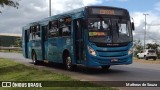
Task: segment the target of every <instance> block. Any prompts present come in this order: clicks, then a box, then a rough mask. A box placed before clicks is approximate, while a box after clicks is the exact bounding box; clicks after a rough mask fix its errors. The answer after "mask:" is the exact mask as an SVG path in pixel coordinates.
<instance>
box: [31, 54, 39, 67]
mask: <svg viewBox="0 0 160 90" xmlns="http://www.w3.org/2000/svg"><path fill="white" fill-rule="evenodd" d="M32 62H33V64H34V65H37V64H38V61H37V56H36V53H35V52H33V53H32Z"/></svg>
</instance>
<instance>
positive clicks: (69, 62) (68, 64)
mask: <svg viewBox="0 0 160 90" xmlns="http://www.w3.org/2000/svg"><path fill="white" fill-rule="evenodd" d="M66 64H67V69H70V68H71V57H67V59H66Z"/></svg>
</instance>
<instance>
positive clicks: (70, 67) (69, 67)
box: [65, 56, 76, 71]
mask: <svg viewBox="0 0 160 90" xmlns="http://www.w3.org/2000/svg"><path fill="white" fill-rule="evenodd" d="M65 68H66V69H67V70H70V71H72V70H74V69H75V68H76V65H73V64H72V60H71V57H70V56H67V57H66V58H65Z"/></svg>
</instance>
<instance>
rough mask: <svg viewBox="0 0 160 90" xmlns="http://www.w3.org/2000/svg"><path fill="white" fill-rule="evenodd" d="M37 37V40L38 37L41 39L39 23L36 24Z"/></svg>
mask: <svg viewBox="0 0 160 90" xmlns="http://www.w3.org/2000/svg"><path fill="white" fill-rule="evenodd" d="M34 33H35V39H36V40H38V39H40V26H39V25H37V26H35V32H34Z"/></svg>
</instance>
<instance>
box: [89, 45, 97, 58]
mask: <svg viewBox="0 0 160 90" xmlns="http://www.w3.org/2000/svg"><path fill="white" fill-rule="evenodd" d="M88 52H89V53H90V54H91V55H93V56H96V51H95V50H94V49H93V48H91V47H90V46H88Z"/></svg>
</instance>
